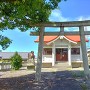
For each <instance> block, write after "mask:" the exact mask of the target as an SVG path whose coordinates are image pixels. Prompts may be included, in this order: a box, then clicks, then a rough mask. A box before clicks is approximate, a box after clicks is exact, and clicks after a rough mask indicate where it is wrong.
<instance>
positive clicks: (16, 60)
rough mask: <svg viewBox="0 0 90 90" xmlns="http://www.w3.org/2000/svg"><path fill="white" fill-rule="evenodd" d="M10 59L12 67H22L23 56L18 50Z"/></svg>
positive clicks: (15, 68)
mask: <svg viewBox="0 0 90 90" xmlns="http://www.w3.org/2000/svg"><path fill="white" fill-rule="evenodd" d="M10 60H11V67H12V69H14V70H19V68H21V67H22V57H21V56H20V55H19V54H18V52H15V54H14V55H13V56H12V57H11V58H10Z"/></svg>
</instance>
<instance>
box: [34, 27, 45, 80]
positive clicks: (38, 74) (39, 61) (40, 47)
mask: <svg viewBox="0 0 90 90" xmlns="http://www.w3.org/2000/svg"><path fill="white" fill-rule="evenodd" d="M43 42H44V27H40V33H39V44H38V58H37V66H36V75H35V79H36V81H38V82H39V81H40V80H41V68H42V53H43Z"/></svg>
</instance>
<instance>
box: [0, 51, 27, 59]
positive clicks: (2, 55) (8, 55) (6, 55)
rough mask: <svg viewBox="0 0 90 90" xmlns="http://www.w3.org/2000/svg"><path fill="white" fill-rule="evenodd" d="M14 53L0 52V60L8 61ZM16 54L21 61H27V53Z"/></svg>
mask: <svg viewBox="0 0 90 90" xmlns="http://www.w3.org/2000/svg"><path fill="white" fill-rule="evenodd" d="M14 53H15V52H0V58H2V59H4V60H5V59H6V60H8V59H10V58H11V57H12V56H13V55H14ZM18 54H19V55H20V56H21V57H22V59H23V60H27V59H28V54H29V52H18Z"/></svg>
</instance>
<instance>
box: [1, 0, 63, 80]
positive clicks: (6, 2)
mask: <svg viewBox="0 0 90 90" xmlns="http://www.w3.org/2000/svg"><path fill="white" fill-rule="evenodd" d="M61 1H65V0H0V31H3V30H7V29H15V28H18V29H19V30H21V31H27V30H28V29H30V28H34V27H35V26H34V27H32V25H33V24H37V23H42V22H48V21H49V19H48V17H49V15H50V14H51V11H52V10H54V9H56V8H57V7H58V3H59V2H61ZM38 28H40V27H38ZM35 30H36V29H35ZM38 30H39V29H38ZM39 33H41V31H40V32H39ZM7 44H8V45H9V44H10V41H8V42H7ZM0 45H1V44H0ZM3 45H4V44H3ZM3 45H1V46H3ZM39 47H40V46H39ZM38 62H39V65H40V61H39V60H38ZM37 66H38V65H37ZM38 67H39V66H38ZM40 68H41V65H40V67H39V68H38V69H36V73H37V74H38V73H39V75H36V78H37V81H40V72H41V70H39V69H40ZM38 70H39V71H38ZM38 77H39V79H38Z"/></svg>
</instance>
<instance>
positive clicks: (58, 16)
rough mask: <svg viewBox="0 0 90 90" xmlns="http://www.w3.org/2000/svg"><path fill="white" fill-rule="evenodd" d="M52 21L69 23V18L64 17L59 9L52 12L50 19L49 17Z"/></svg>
mask: <svg viewBox="0 0 90 90" xmlns="http://www.w3.org/2000/svg"><path fill="white" fill-rule="evenodd" d="M49 20H50V21H53V22H54V21H55V22H63V21H68V20H69V18H65V17H63V16H62V13H61V11H60V10H59V9H55V10H53V11H52V13H51V15H50V17H49Z"/></svg>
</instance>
